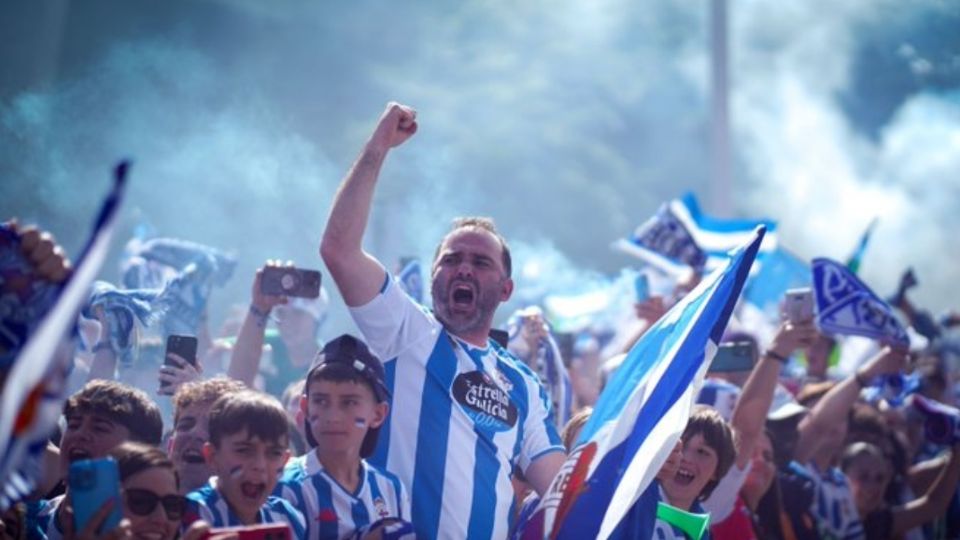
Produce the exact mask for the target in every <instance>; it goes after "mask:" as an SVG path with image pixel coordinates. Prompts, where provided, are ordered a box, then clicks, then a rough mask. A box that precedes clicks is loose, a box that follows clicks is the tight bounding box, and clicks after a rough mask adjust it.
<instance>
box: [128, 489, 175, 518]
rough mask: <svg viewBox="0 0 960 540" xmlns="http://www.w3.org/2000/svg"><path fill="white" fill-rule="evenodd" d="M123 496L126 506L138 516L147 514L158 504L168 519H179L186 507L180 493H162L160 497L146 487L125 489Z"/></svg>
mask: <svg viewBox="0 0 960 540" xmlns="http://www.w3.org/2000/svg"><path fill="white" fill-rule="evenodd" d="M124 498H125V500H126V502H127V508H128V509H129V510H130V511H131V512H132V513H134V514H136V515H138V516H148V515H150V514H152V513H153V511H154V510H155V509H156V508H157V505H158V504H160V505H162V506H163V511H164V512H165V513H166V514H167V519H169V520H170V521H180V518H182V517H183V511H184V509H185V508H186V503H187V501H186V499H184V498H183V496H182V495H164V496H163V497H161V496H160V495H157V494H156V493H154V492H152V491H149V490H146V489H126V490H124Z"/></svg>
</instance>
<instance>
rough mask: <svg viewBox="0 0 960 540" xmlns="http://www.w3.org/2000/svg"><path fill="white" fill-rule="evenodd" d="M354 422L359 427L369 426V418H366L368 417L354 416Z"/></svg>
mask: <svg viewBox="0 0 960 540" xmlns="http://www.w3.org/2000/svg"><path fill="white" fill-rule="evenodd" d="M353 423H354V424H356V426H357V427H358V428H365V427H367V419H366V418H359V417H357V418H354V419H353Z"/></svg>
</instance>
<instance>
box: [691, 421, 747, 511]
mask: <svg viewBox="0 0 960 540" xmlns="http://www.w3.org/2000/svg"><path fill="white" fill-rule="evenodd" d="M697 434H700V435H702V436H703V441H704V442H705V443H706V444H707V446H709V447H710V448H713V451H714V452H716V453H717V470H716V472H715V473H714V476H716V478H717V479H716V480H712V479H711V480H710V481H709V482H707V484H706V485H705V486H704V487H703V491H702V492H701V493H700V499H701V500H703V499H706V498H707V497H709V496H710V493H712V492H713V489H714V488H715V487H717V484H718V483H719V482H720V479H721V478H723V476H724V475H725V474H727V471H729V470H730V466H731V465H733V461H734V459H736V456H737V450H736V447H734V445H733V431H732V430H731V429H730V426H729V425H728V424H727V422H726V421H725V420H724V419H723V417H722V416H720V413H719V412H717V410H716V409H714V408H713V407H708V406H706V405H694V406H693V413H691V414H690V420H689V421H688V422H687V427H686V429H684V430H683V435H682V436H681V437H680V438H681V439H682V440H683V442H684V443H686V442H687V441H689V440H690V439H691V438H693V437H694V436H695V435H697Z"/></svg>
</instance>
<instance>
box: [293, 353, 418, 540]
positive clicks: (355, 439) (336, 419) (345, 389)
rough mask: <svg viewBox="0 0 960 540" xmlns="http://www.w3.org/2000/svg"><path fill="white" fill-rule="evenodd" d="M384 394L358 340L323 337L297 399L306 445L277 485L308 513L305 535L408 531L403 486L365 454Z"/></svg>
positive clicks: (379, 369) (375, 366)
mask: <svg viewBox="0 0 960 540" xmlns="http://www.w3.org/2000/svg"><path fill="white" fill-rule="evenodd" d="M388 399H389V393H388V391H387V387H386V384H385V381H384V370H383V365H382V364H381V363H380V360H378V359H377V358H376V357H375V356H374V355H373V354H372V353H371V352H370V351H369V350H368V349H367V346H366V345H365V344H364V343H363V342H361V341H360V340H358V339H356V338H354V337H353V336H350V335H346V334H345V335H342V336H340V337H338V338H336V339H334V340H332V341H330V342H329V343H327V345H326V346H325V347H324V348H323V350H322V351H321V354H320V355H319V357H318V362H317V363H316V364H315V365H314V367H313V368H311V370H310V372H309V373H308V374H307V378H306V384H305V385H304V394H303V396H302V398H301V400H300V407H301V409H302V410H303V412H304V417H305V418H304V423H305V426H304V428H305V429H304V433H305V435H306V438H307V442H308V443H309V444H310V446H311V448H313V451H311V452H309V453H307V454H306V455H304V456H301V457H298V458H295V459H292V460H291V461H290V462H289V463H288V464H287V467H286V468H285V470H284V473H283V476H282V477H281V479H280V483H279V485H278V486H277V491H276V493H277V494H279V495H282V496H283V498H285V499H286V500H288V501H291V502H292V503H293V504H294V505H295V506H296V507H297V508H298V509H299V510H300V511H301V512H303V514H304V516H305V517H306V518H307V535H306V538H309V539H311V540H317V539H327V538H350V537H361V536H362V535H364V534H366V533H368V532H371V531H373V530H376V529H378V528H380V527H383V528H384V532H386V531H388V530H389V531H390V532H391V533H392V534H394V535H396V534H397V533H401V535H402V532H403V531H404V530H406V529H407V528H409V530H410V531H412V527H410V526H409V524H408V523H406V521H405V520H409V519H410V502H409V499H408V497H407V491H406V488H405V487H404V485H403V484H402V483H401V482H400V479H399V478H397V477H396V476H395V475H393V474H391V473H389V472H386V471H384V470H381V469H378V468H376V467H374V466H372V465H370V464H369V463H367V461H366V460H365V459H364V458H367V457H369V456H370V455H371V454H372V453H373V450H374V448H375V447H376V444H377V436H378V433H379V431H380V427H381V426H382V425H383V423H384V422H385V421H386V419H387V413H388V411H389V405H388V403H387V400H388ZM393 537H400V536H393Z"/></svg>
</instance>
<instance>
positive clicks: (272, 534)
mask: <svg viewBox="0 0 960 540" xmlns="http://www.w3.org/2000/svg"><path fill="white" fill-rule="evenodd" d="M225 535H229V536H231V537H232V538H236V539H237V540H292V535H291V533H290V526H289V525H287V524H286V523H261V524H258V525H246V526H243V527H226V528H222V529H211V530H210V532H209V533H207V536H205V537H204V538H205V539H208V540H215V539H217V538H221V537H223V536H225Z"/></svg>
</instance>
